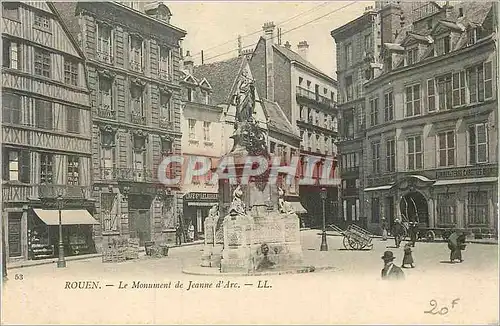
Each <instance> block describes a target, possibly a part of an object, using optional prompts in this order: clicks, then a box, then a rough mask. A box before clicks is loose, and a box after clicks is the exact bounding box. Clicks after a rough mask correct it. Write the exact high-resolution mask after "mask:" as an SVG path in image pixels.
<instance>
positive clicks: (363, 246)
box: [359, 242, 366, 250]
mask: <svg viewBox="0 0 500 326" xmlns="http://www.w3.org/2000/svg"><path fill="white" fill-rule="evenodd" d="M359 245H360V248H359V250H362V249H365V247H366V242H365V243H360V244H359Z"/></svg>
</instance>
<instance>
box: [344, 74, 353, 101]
mask: <svg viewBox="0 0 500 326" xmlns="http://www.w3.org/2000/svg"><path fill="white" fill-rule="evenodd" d="M345 87H346V101H352V100H353V96H354V88H353V87H354V86H353V83H352V76H348V77H346V78H345Z"/></svg>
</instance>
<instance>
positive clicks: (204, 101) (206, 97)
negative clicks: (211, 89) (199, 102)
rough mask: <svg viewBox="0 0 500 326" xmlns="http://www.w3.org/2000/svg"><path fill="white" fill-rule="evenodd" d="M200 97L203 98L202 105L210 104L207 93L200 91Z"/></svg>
mask: <svg viewBox="0 0 500 326" xmlns="http://www.w3.org/2000/svg"><path fill="white" fill-rule="evenodd" d="M201 95H202V97H203V103H204V104H207V105H208V104H210V96H209V94H208V92H207V91H201Z"/></svg>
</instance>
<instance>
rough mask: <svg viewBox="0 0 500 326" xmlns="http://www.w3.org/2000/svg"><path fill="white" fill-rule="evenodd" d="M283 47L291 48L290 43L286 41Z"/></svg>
mask: <svg viewBox="0 0 500 326" xmlns="http://www.w3.org/2000/svg"><path fill="white" fill-rule="evenodd" d="M285 48H287V49H288V50H291V49H292V45H291V44H290V42H288V41H286V43H285Z"/></svg>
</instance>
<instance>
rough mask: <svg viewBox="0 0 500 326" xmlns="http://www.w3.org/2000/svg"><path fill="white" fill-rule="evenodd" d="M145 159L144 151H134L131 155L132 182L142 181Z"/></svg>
mask: <svg viewBox="0 0 500 326" xmlns="http://www.w3.org/2000/svg"><path fill="white" fill-rule="evenodd" d="M145 158H146V152H145V151H142V150H141V151H134V153H133V160H134V162H133V166H134V180H135V181H142V180H143V179H144V163H145Z"/></svg>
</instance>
